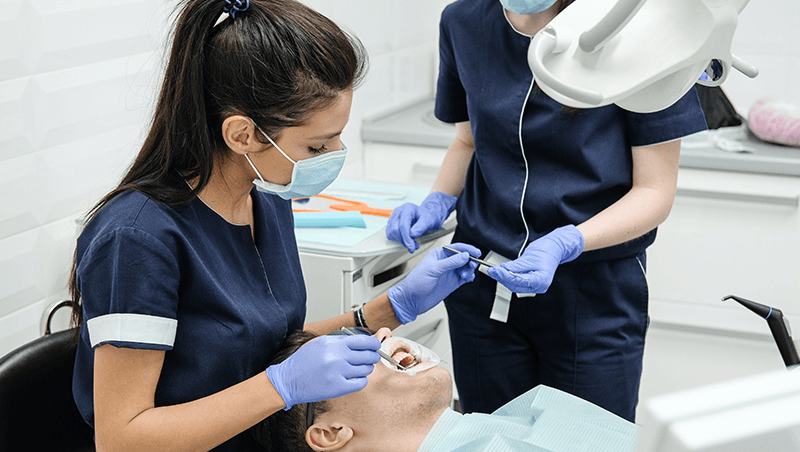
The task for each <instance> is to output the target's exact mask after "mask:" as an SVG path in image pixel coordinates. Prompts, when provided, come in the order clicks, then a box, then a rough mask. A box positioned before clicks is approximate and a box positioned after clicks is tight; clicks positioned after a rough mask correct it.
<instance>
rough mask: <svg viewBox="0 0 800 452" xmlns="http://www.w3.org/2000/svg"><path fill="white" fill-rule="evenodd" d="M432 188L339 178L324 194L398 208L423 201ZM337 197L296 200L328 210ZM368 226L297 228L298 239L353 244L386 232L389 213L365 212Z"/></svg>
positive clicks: (302, 207) (349, 245)
mask: <svg viewBox="0 0 800 452" xmlns="http://www.w3.org/2000/svg"><path fill="white" fill-rule="evenodd" d="M429 192H430V190H429V189H428V188H425V187H411V186H407V185H394V184H383V183H377V182H366V181H360V180H354V179H337V180H336V182H334V183H333V184H331V186H330V187H328V188H327V189H326V190H325V191H324V192H323V194H326V195H331V196H336V197H340V198H345V199H349V200H353V201H361V202H364V203H366V204H367V205H369V206H370V207H377V208H379V209H394V208H395V207H398V206H400V205H402V204H404V203H406V202H413V203H415V204H419V203H421V202H422V200H424V199H425V197H426V196H427V195H428V193H429ZM330 204H338V203H337V202H335V201H329V200H323V199H318V198H312V199H311V200H310V201H309V202H307V203H303V204H298V203H294V208H296V209H320V210H325V209H327V206H328V205H330ZM362 217H363V219H364V222H365V223H366V227H365V228H352V227H341V228H336V229H331V228H295V235H296V236H297V242H298V243H304V242H305V243H318V244H323V245H330V246H336V247H345V248H346V247H352V246H354V245H356V244H358V243H359V242H361V241H362V240H364V239H366V238H368V237H370V236H372V235H373V234H376V233H379V232H380V233H384V232H383V230H384V228H385V227H386V223H387V222H388V221H389V218H387V217H379V216H374V215H363V216H362Z"/></svg>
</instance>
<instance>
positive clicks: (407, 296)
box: [389, 243, 481, 324]
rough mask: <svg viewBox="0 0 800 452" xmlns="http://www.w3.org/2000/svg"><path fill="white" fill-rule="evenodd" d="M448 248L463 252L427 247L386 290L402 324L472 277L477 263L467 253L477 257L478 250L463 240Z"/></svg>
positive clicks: (414, 317)
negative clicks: (425, 252)
mask: <svg viewBox="0 0 800 452" xmlns="http://www.w3.org/2000/svg"><path fill="white" fill-rule="evenodd" d="M450 247H451V248H454V249H457V250H459V251H462V252H461V253H458V254H452V253H451V252H449V251H445V250H444V248H434V249H432V250H430V251H429V252H428V254H427V255H426V256H425V257H424V258H423V259H422V261H420V263H419V264H418V265H417V266H416V268H414V270H411V273H409V275H408V276H406V279H404V280H403V281H402V282H400V284H398V285H396V286H394V287H392V288H391V289H389V301H391V302H392V307H393V308H394V313H395V316H396V317H397V320H399V321H400V322H401V323H403V324H405V323H408V322H411V321H413V320H414V319H416V318H417V315H419V314H422V313H424V312H427V311H428V310H429V309H431V308H433V307H434V306H436V305H437V304H439V302H440V301H442V300H443V299H444V298H445V297H446V296H448V295H450V294H451V293H452V292H453V291H454V290H456V289H458V288H459V287H461V285H462V284H464V283H468V282H471V281H472V280H474V279H475V269H476V268H478V263H477V262H474V261H472V260H470V258H469V256H470V255H472V256H473V257H480V256H481V251H480V250H479V249H478V248H475V247H474V246H472V245H467V244H466V243H453V244H451V245H450Z"/></svg>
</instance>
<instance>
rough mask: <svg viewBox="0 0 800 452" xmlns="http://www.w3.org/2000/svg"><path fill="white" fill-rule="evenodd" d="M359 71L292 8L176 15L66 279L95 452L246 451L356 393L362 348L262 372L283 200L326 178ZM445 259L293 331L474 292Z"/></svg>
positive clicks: (467, 271) (307, 12)
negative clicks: (139, 140) (149, 112)
mask: <svg viewBox="0 0 800 452" xmlns="http://www.w3.org/2000/svg"><path fill="white" fill-rule="evenodd" d="M365 64H366V54H365V52H364V49H363V47H362V46H361V44H360V43H359V42H358V41H357V40H356V39H355V38H352V37H350V36H348V35H347V34H346V33H344V32H343V31H342V30H341V29H340V28H339V27H338V26H336V25H335V24H334V23H333V22H332V21H330V20H329V19H327V18H326V17H324V16H322V15H320V14H319V13H317V12H315V11H314V10H312V9H310V8H308V7H306V6H304V5H303V4H301V3H299V2H295V1H291V0H250V1H231V0H187V1H185V2H183V4H182V10H181V11H180V13H179V15H178V17H177V23H176V26H175V30H174V34H173V42H172V50H171V54H170V56H169V61H168V63H167V67H166V74H165V76H164V81H163V84H162V87H161V91H160V94H159V98H158V102H157V105H156V108H155V115H154V118H153V121H152V125H151V129H150V132H149V134H148V135H147V137H146V139H145V142H144V144H143V146H142V148H141V150H140V152H139V153H138V155H137V157H136V159H135V161H134V162H133V164H132V166H131V167H130V169H129V170H128V172H127V173H126V174H125V175H124V176H123V178H122V181H121V182H120V184H119V185H118V186H117V187H116V188H115V189H114V190H112V191H111V192H110V193H109V194H107V195H106V196H105V197H104V198H102V199H101V201H100V202H99V203H98V204H97V205H96V206H95V207H94V208H93V209H92V210H91V211H90V213H89V215H88V220H87V223H86V225H85V227H84V230H83V231H82V233H81V235H80V237H79V239H78V243H77V247H76V252H75V261H74V265H73V270H72V275H71V278H70V291H71V295H72V297H73V299H74V300H76V301H79V302H80V306H79V307H78V308H77V309H76V310H75V311H74V312H73V321H74V323H75V324H76V325H78V326H79V327H80V328H79V330H78V331H79V338H78V341H79V342H78V350H77V357H76V363H75V370H74V378H73V394H74V398H75V401H76V403H77V406H78V408H79V410H80V412H81V414H82V416H83V417H84V419H85V420H86V422H87V423H89V424H90V425H92V426H93V427H94V430H95V441H96V444H97V449H98V450H113V451H124V450H150V451H169V450H181V451H187V450H198V451H199V450H202V451H205V450H211V449H214V450H219V451H250V450H255V448H256V446H255V444H254V442H253V438H252V437H251V435H250V434H249V432H246V430H247V429H248V428H250V427H251V426H253V425H255V424H256V423H258V422H259V421H261V420H262V419H264V418H266V417H267V416H268V415H270V414H271V413H274V412H276V411H278V410H283V409H289V408H291V407H292V406H293V405H295V404H298V403H307V402H313V401H319V400H325V399H329V398H334V397H338V396H341V395H344V394H348V393H351V392H354V391H359V390H360V389H362V388H363V387H364V386H365V385H366V383H367V379H366V376H367V375H368V374H369V373H370V372H372V370H373V368H374V366H373V364H374V363H376V362H377V361H378V360H379V359H380V357H379V355H378V353H377V350H378V348H379V347H380V342H379V341H378V340H377V339H375V338H374V337H369V336H360V337H350V336H326V337H321V338H319V339H317V340H314V341H312V342H310V343H309V344H307V345H306V346H304V347H303V349H302V350H301V351H299V352H298V353H296V354H295V355H294V356H292V358H290V359H288V360H286V361H283V362H282V363H280V364H277V365H273V366H269V367H268V368H266V370H265V368H264V367H263V366H264V363H266V362H268V361H269V358H270V357H271V355H272V354H273V353H274V351H275V350H276V349H277V348H278V347H279V345H280V344H281V342H282V341H283V339H284V337H285V335H286V334H287V332H288V331H292V330H295V329H303V327H304V325H303V321H304V319H305V314H306V304H305V303H306V292H305V285H304V280H303V275H302V273H301V268H300V261H299V256H298V252H297V244H296V241H295V236H294V224H293V217H292V206H291V201H290V199H291V198H294V197H300V196H311V195H314V194H317V193H319V192H320V191H322V190H323V189H324V188H325V187H327V186H328V185H329V184H330V183H331V182H332V181H333V180H334V179H335V178H336V177H337V175H338V174H339V171H340V170H341V168H342V164H343V163H344V158H345V155H346V150H345V147H344V144H343V143H342V142H341V139H340V138H341V133H342V130H343V128H344V127H345V125H346V123H347V121H348V117H349V114H350V106H351V103H352V96H353V89H354V87H356V86H357V85H358V83H359V81H360V80H361V79H362V76H363V75H364V71H365ZM254 185H255V186H254ZM457 247H458V249H459V250H460V251H464V252H462V253H459V254H457V255H450V254H448V253H445V252H444V251H443V250H442V249H435V250H433V251H431V252H430V253H429V254H428V255H427V256H426V257H425V258H424V259H423V260H422V261H421V262H420V264H419V265H418V266H417V267H416V268H415V269H414V270H413V271H412V272H411V274H409V276H408V277H407V278H406V279H405V280H404V281H403V282H401V283H400V284H399V285H397V286H395V287H392V288H391V289H390V290H389V292H388V294H383V295H381V296H380V297H378V298H376V299H375V300H372V301H370V302H368V303H366V305H364V306H363V308H362V309H359V310H357V311H355V313H347V314H344V315H341V316H338V317H335V318H332V319H329V320H325V321H321V322H316V323H313V324H308V325H305V329H307V330H309V331H312V332H314V333H315V334H323V335H324V334H327V333H329V332H331V331H333V330H335V329H338V328H340V327H342V326H355V325H359V326H362V327H366V328H371V329H378V328H380V327H390V328H394V327H396V326H398V325H399V324H401V323H408V322H410V321H413V320H414V318H416V316H417V315H418V314H420V313H422V312H425V311H427V310H428V309H430V308H432V307H433V306H434V305H436V304H437V303H438V302H439V301H440V300H442V299H443V298H444V297H445V296H446V295H448V294H449V293H450V292H451V291H452V290H454V289H455V288H456V287H458V286H459V285H461V284H463V283H465V282H468V281H471V280H472V279H474V270H475V267H476V266H475V265H474V264H471V263H469V261H468V256H469V254H470V253H471V254H473V255H475V256H477V255H479V251H478V250H477V249H476V248H474V247H472V246H470V245H462V244H459V245H457ZM306 277H309V278H314V277H315V275H314V274H310V275H306ZM243 432H244V433H243Z"/></svg>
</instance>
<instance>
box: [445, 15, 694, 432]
mask: <svg viewBox="0 0 800 452" xmlns="http://www.w3.org/2000/svg"><path fill="white" fill-rule="evenodd" d="M530 40H531V38H530V37H529V36H526V35H523V34H521V33H519V32H517V31H516V30H515V29H514V28H513V27H512V26H511V24H510V23H509V22H508V20H507V19H506V16H505V14H504V11H503V8H502V5H501V3H500V2H498V1H497V0H459V1H456V2H454V3H452V4H450V5H448V6H447V7H446V8H445V10H444V12H443V14H442V17H441V22H440V70H439V79H438V84H437V94H436V105H435V114H436V116H437V118H439V119H440V120H442V121H444V122H449V123H455V122H462V121H469V122H470V125H471V128H472V135H473V139H474V143H475V152H474V155H473V158H472V160H471V162H470V164H469V168H468V171H467V176H466V181H465V188H464V190H463V192H462V193H461V194H460V196H459V198H458V202H457V205H456V210H457V217H458V226H457V229H456V235H455V238H454V241H463V242H467V243H471V244H473V245H475V246H477V247H478V248H480V249H481V250H482V251H483V252H484V253H485V254H486V253H489V252H490V251H493V252H495V253H497V254H500V255H501V256H504V257H506V258H509V259H514V258H516V257H518V255H519V254H520V253H521V252H522V250H523V249H524V247H525V246H526V245H527V244H528V243H530V242H531V241H533V240H536V239H537V238H539V237H541V236H543V235H545V234H547V233H549V232H551V231H552V230H554V229H556V228H558V227H560V226H564V225H567V224H574V225H577V224H580V223H582V222H584V221H586V220H588V219H589V218H591V217H593V216H595V215H596V214H597V213H599V212H600V211H602V210H603V209H605V208H606V207H608V206H610V205H611V204H613V203H615V202H616V201H617V200H619V199H620V198H622V197H623V196H624V195H625V194H626V193H627V192H628V191H629V190H630V189H631V187H632V168H633V165H632V156H631V147H634V146H646V145H652V144H657V143H663V142H668V141H672V140H676V139H679V138H681V137H683V136H686V135H689V134H692V133H695V132H699V131H701V130H705V129H706V122H705V116H704V114H703V111H702V109H701V107H700V103H699V99H698V97H697V93H696V91H695V90H694V89H692V90H691V91H689V92H688V93H687V94H686V95H685V96H684V97H683V98H681V99H680V100H679V101H678V102H677V103H675V104H674V105H672V106H671V107H669V108H667V109H666V110H663V111H661V112H657V113H651V114H638V113H632V112H629V111H626V110H623V109H621V108H619V107H617V106H616V105H609V106H605V107H601V108H593V109H569V108H566V107H564V106H563V105H561V104H559V103H557V102H555V101H554V100H552V99H551V98H549V97H548V96H547V95H546V94H544V93H543V92H542V91H541V90H540V89H539V88H538V87H537V86H536V85H535V80H533V75H532V73H531V71H530V69H529V67H528V64H527V51H528V46H529V44H530ZM655 234H656V231H655V230H652V231H649V232H648V233H646V234H644V235H643V236H641V237H639V238H637V239H634V240H631V241H629V242H626V243H623V244H620V245H616V246H612V247H608V248H605V249H600V250H594V251H589V252H586V253H584V254H583V255H581V256H580V257H579V258H578V259H577V260H575V261H573V262H571V263H569V264H564V265H562V266H560V267H559V269H558V271H557V272H556V275H555V281H554V283H553V285H552V286H551V287H550V289H549V290H548V292H547V293H545V294H541V295H537V296H536V297H535V298H524V299H518V297H517V296H516V295H514V296H512V300H511V305H510V311H509V316H508V318H509V320H508V323H501V322H497V321H494V320H490V319H489V315H490V312H491V308H492V304H493V301H494V298H495V296H496V288H497V284H496V283H495V282H494V280H492V279H491V278H488V277H487V276H485V275H483V274H479V275H478V278H477V279H476V281H475V282H473V283H471V284H467V285H464V286H462V287H461V288H460V289H459V290H457V291H456V292H455V293H453V294H452V295H451V296H450V297H448V298H447V300H446V306H447V309H448V313H449V315H450V326H451V338H452V341H453V349H454V351H453V353H454V367H455V378H456V384H457V386H458V390H459V395H460V396H461V398H462V400H461V402H462V406H463V407H464V408H465V410H467V411H480V412H492V411H494V410H495V409H497V408H498V407H500V406H501V405H503V404H504V403H506V402H508V401H509V400H511V399H513V398H514V397H516V396H518V395H520V394H522V393H524V392H525V391H527V390H529V389H531V388H533V387H534V386H536V385H537V384H546V385H549V386H552V387H555V388H558V389H561V390H564V391H566V392H570V393H572V394H575V395H578V396H580V397H583V398H585V399H587V400H590V401H592V402H594V403H596V404H598V405H600V406H603V407H605V408H607V409H609V410H610V411H612V412H615V413H616V414H618V415H620V416H622V417H624V418H626V419H629V420H633V412H634V410H635V406H636V401H637V396H636V394H637V392H638V385H639V378H640V374H641V358H642V350H643V344H644V333H645V330H646V326H647V283H646V280H645V279H644V269H645V263H646V262H645V255H644V252H645V249H646V248H647V246H649V245H650V244H651V243H653V241H654V240H655ZM518 300H519V301H518Z"/></svg>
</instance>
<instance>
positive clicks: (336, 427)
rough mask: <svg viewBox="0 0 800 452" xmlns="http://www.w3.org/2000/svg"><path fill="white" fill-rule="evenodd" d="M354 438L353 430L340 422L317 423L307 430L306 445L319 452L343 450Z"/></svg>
mask: <svg viewBox="0 0 800 452" xmlns="http://www.w3.org/2000/svg"><path fill="white" fill-rule="evenodd" d="M352 437H353V429H351V428H350V427H348V426H346V425H344V424H341V423H338V422H337V423H333V424H329V423H327V422H315V423H314V425H312V426H311V427H309V429H308V430H306V443H308V445H309V447H311V448H312V449H314V450H317V451H327V450H338V449H341V448H342V447H344V446H345V444H347V442H348V441H350V439H351V438H352Z"/></svg>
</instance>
